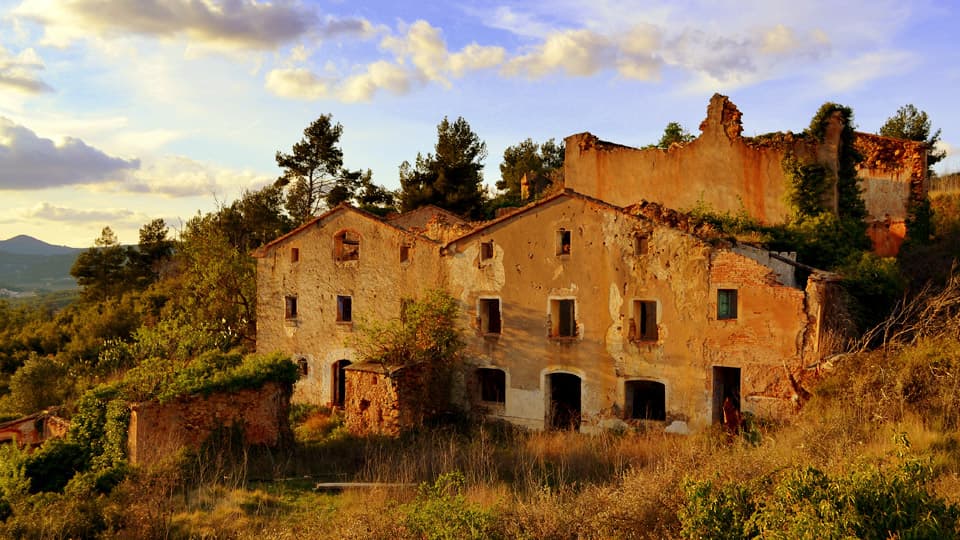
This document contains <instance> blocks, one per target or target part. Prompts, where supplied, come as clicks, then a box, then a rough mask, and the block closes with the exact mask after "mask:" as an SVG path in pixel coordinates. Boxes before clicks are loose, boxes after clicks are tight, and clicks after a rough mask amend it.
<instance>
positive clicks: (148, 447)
mask: <svg viewBox="0 0 960 540" xmlns="http://www.w3.org/2000/svg"><path fill="white" fill-rule="evenodd" d="M290 394H291V389H290V388H284V387H283V385H280V384H278V383H273V382H269V383H266V384H265V385H263V386H262V387H260V388H258V389H249V390H239V391H236V392H220V393H214V394H211V395H209V396H202V395H193V396H184V397H180V398H177V399H176V400H173V401H170V402H167V403H159V402H156V401H148V402H143V403H135V404H133V405H131V407H130V428H129V431H128V434H127V451H128V456H129V459H130V463H132V464H135V465H149V464H152V463H156V462H158V461H160V460H161V459H163V458H164V457H166V456H168V455H171V454H174V453H176V452H178V451H179V450H180V449H182V448H190V449H197V448H200V446H201V445H202V444H203V443H204V442H205V441H206V440H207V439H208V438H209V437H210V435H211V434H212V433H213V432H214V431H215V430H217V429H219V428H239V429H241V430H242V432H243V440H244V443H246V444H250V445H265V446H273V447H275V446H279V445H281V444H283V443H284V442H285V441H288V440H290V438H291V432H290V423H289V414H290Z"/></svg>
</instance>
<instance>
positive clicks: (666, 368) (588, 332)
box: [443, 196, 808, 430]
mask: <svg viewBox="0 0 960 540" xmlns="http://www.w3.org/2000/svg"><path fill="white" fill-rule="evenodd" d="M560 228H565V229H567V230H571V231H572V233H573V234H572V246H571V251H570V253H569V254H561V255H557V248H556V234H557V233H556V231H558V230H559V229H560ZM637 234H643V235H646V236H647V237H648V238H649V241H648V246H649V249H648V252H647V253H646V254H637V253H636V251H635V244H634V238H635V236H636V235H637ZM490 241H492V242H493V245H494V256H493V258H492V259H490V260H487V261H481V260H480V256H479V255H480V253H479V250H480V244H481V243H482V242H490ZM443 260H444V262H445V263H446V265H447V271H448V288H449V290H450V292H451V293H452V294H454V295H455V296H456V297H457V298H459V299H460V301H461V302H462V305H463V307H464V309H465V314H464V321H463V324H464V326H466V327H467V328H471V329H472V331H471V332H468V348H467V354H468V357H469V358H471V361H472V363H473V364H474V365H476V366H481V367H497V368H501V369H503V370H505V371H506V372H507V375H508V377H507V380H508V386H507V388H506V400H505V403H504V405H503V406H502V408H500V409H495V410H494V411H493V412H494V414H496V415H499V416H502V417H504V418H506V419H509V420H511V421H513V422H516V423H519V424H523V425H527V426H531V427H537V428H540V427H543V425H544V419H545V417H546V414H547V404H548V400H549V395H548V391H547V389H548V385H547V382H546V377H547V375H548V374H550V373H554V372H565V373H573V374H575V375H578V376H579V377H581V379H582V412H583V416H584V423H583V427H582V428H583V429H584V430H590V429H595V428H597V427H598V426H600V425H601V424H602V421H603V419H604V418H608V417H610V416H618V415H622V414H623V413H624V411H625V408H626V407H625V390H624V381H627V380H637V379H639V380H652V381H657V382H661V383H663V384H664V385H665V390H666V401H667V404H666V405H667V419H668V421H669V420H683V421H688V422H691V423H693V424H703V423H707V422H709V421H710V418H711V407H712V366H715V365H716V366H729V367H740V368H742V369H743V382H742V385H743V386H742V395H743V396H745V397H747V399H746V400H745V402H744V408H745V409H747V410H755V411H756V412H759V413H766V412H769V411H768V410H767V409H769V407H768V406H767V404H766V401H767V400H768V399H769V398H774V399H775V400H781V399H784V398H789V394H788V393H787V391H786V390H784V388H785V387H786V384H787V383H786V370H785V369H784V366H789V367H790V368H791V369H793V368H797V367H798V366H799V364H800V362H799V360H800V356H801V354H802V351H803V339H804V333H805V330H806V328H807V324H808V316H807V314H806V313H805V311H804V293H803V291H801V290H797V289H794V288H791V287H787V286H784V285H781V284H779V283H777V282H776V280H775V275H774V274H773V272H772V271H771V270H770V269H768V268H766V267H764V266H762V265H760V264H759V263H757V262H755V261H753V260H750V259H748V258H746V257H743V256H741V255H737V254H735V253H733V252H731V251H728V250H718V249H715V248H712V247H710V246H709V245H707V244H705V243H704V242H702V241H700V240H697V239H696V238H695V237H693V236H691V235H689V234H685V233H682V232H680V231H678V230H676V229H673V228H670V227H665V226H661V225H656V224H654V223H651V222H650V221H648V220H646V219H642V218H638V217H634V216H630V215H627V214H625V213H623V212H621V211H619V210H617V209H612V208H611V207H610V206H608V205H605V204H602V203H594V202H591V201H588V200H586V199H585V198H582V197H566V196H564V197H560V198H558V199H555V200H554V201H553V202H550V203H547V204H544V205H542V206H539V207H537V208H534V209H532V210H528V211H526V212H525V213H524V214H523V215H522V217H521V218H518V219H509V218H508V219H506V220H504V221H502V222H501V223H499V224H495V225H493V226H490V227H488V228H485V229H483V230H481V231H479V232H477V233H476V234H474V235H471V236H468V237H466V238H463V239H461V240H458V241H457V242H456V244H454V245H451V246H448V251H447V254H446V256H445V257H444V258H443ZM721 287H722V288H735V289H737V290H738V291H739V293H740V295H739V301H740V309H739V316H738V318H737V319H736V320H732V321H718V320H716V312H717V306H716V295H717V292H716V291H717V288H721ZM554 297H564V298H574V299H575V302H576V303H575V305H576V319H577V327H578V335H577V337H576V338H573V339H552V338H550V337H548V333H547V313H548V310H549V307H548V306H549V300H550V298H554ZM480 298H500V299H501V312H502V332H501V333H500V334H499V335H489V334H488V335H481V334H480V332H479V329H477V326H476V324H477V323H476V321H477V318H478V312H477V306H478V300H479V299H480ZM635 300H651V301H656V302H657V306H658V313H657V319H658V321H657V323H658V339H657V340H656V341H655V342H640V341H637V340H636V336H635V333H631V330H630V329H631V326H633V325H634V324H635V323H636V321H635V318H634V317H635V313H634V312H633V311H634V301H635ZM781 379H782V380H781ZM467 380H470V379H469V375H468V376H467ZM475 393H476V392H474V394H475Z"/></svg>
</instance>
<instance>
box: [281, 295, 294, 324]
mask: <svg viewBox="0 0 960 540" xmlns="http://www.w3.org/2000/svg"><path fill="white" fill-rule="evenodd" d="M283 304H284V309H283V316H284V318H285V319H296V318H297V297H296V296H285V297H284V298H283Z"/></svg>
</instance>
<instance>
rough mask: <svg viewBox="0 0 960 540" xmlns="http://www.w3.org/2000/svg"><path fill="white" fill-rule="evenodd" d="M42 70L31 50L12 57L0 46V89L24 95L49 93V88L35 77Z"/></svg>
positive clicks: (34, 53) (41, 63) (36, 56)
mask: <svg viewBox="0 0 960 540" xmlns="http://www.w3.org/2000/svg"><path fill="white" fill-rule="evenodd" d="M43 68H44V66H43V61H42V60H40V57H39V56H38V55H37V53H36V51H34V50H33V49H32V48H27V49H24V50H22V51H20V52H19V53H17V54H16V55H14V54H11V53H10V52H9V51H8V50H6V49H5V48H4V47H3V46H2V45H0V89H7V90H13V91H15V92H20V93H24V94H39V93H41V92H49V91H50V90H52V89H51V88H50V86H49V85H48V84H47V83H45V82H43V81H42V80H41V79H40V78H39V77H37V75H36V72H37V71H40V70H42V69H43Z"/></svg>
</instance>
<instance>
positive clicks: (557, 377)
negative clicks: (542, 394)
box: [547, 373, 580, 431]
mask: <svg viewBox="0 0 960 540" xmlns="http://www.w3.org/2000/svg"><path fill="white" fill-rule="evenodd" d="M547 384H549V385H550V393H549V395H550V408H549V410H548V411H547V414H549V418H548V422H547V425H549V426H550V427H551V428H553V429H561V430H571V431H579V430H580V377H577V376H576V375H572V374H570V373H551V374H550V375H548V377H547Z"/></svg>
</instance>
